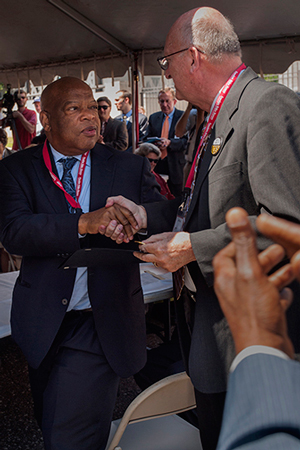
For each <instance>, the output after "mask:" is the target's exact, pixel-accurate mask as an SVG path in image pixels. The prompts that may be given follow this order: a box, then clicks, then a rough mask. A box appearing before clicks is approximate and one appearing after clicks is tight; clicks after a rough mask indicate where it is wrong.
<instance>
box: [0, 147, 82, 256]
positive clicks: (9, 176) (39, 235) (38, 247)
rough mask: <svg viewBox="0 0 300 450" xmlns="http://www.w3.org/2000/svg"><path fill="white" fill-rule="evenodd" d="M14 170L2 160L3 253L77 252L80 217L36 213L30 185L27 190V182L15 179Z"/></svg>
mask: <svg viewBox="0 0 300 450" xmlns="http://www.w3.org/2000/svg"><path fill="white" fill-rule="evenodd" d="M12 156H14V155H12ZM7 162H8V158H7ZM10 162H12V161H10ZM11 168H12V169H15V170H11ZM17 171H18V168H17V166H16V167H15V168H14V167H13V166H12V165H8V164H7V165H6V164H5V160H4V161H1V164H0V179H1V183H0V203H1V209H0V229H1V235H0V241H1V242H2V244H3V246H4V247H5V248H6V250H7V251H8V252H9V253H12V254H17V255H20V256H37V257H39V256H43V257H44V256H57V254H62V253H71V252H74V251H76V250H78V249H79V248H80V242H79V238H78V220H79V217H80V214H79V213H77V214H69V213H66V214H47V213H39V214H37V213H35V206H34V199H33V197H32V198H30V194H31V188H32V185H31V184H30V187H29V188H28V183H27V180H26V182H25V180H23V183H21V182H19V180H18V179H17V177H16V176H15V173H17ZM25 184H26V186H27V187H25ZM8 193H9V195H8Z"/></svg>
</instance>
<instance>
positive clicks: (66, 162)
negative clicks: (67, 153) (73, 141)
mask: <svg viewBox="0 0 300 450" xmlns="http://www.w3.org/2000/svg"><path fill="white" fill-rule="evenodd" d="M76 161H77V158H75V157H74V156H71V157H69V158H60V159H59V160H58V162H60V163H62V165H63V166H64V172H65V171H71V170H72V169H73V167H74V164H75V163H76Z"/></svg>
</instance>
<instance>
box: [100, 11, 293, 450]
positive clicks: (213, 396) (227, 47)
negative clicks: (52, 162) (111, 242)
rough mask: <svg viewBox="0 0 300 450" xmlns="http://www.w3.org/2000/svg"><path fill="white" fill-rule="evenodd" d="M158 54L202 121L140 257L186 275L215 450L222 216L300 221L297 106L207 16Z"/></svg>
mask: <svg viewBox="0 0 300 450" xmlns="http://www.w3.org/2000/svg"><path fill="white" fill-rule="evenodd" d="M164 52H165V55H166V56H163V57H162V58H160V64H161V67H163V68H164V69H165V76H166V77H167V78H173V80H174V83H175V87H176V97H177V98H178V99H186V100H187V101H190V102H191V103H193V105H195V106H197V107H199V108H201V109H202V110H204V111H206V112H207V113H208V122H207V125H206V127H205V132H204V135H203V137H202V138H201V142H202V143H201V147H200V150H199V153H198V156H197V157H196V158H195V170H193V168H192V170H191V178H190V179H188V182H189V181H190V184H189V186H190V189H189V190H188V192H187V196H186V201H185V204H184V206H182V205H181V203H182V200H179V199H178V200H177V199H176V200H170V201H167V202H165V203H164V205H163V206H162V205H161V204H148V205H144V207H145V210H146V213H147V217H146V219H147V220H145V221H142V224H143V227H145V226H147V227H148V228H149V229H151V233H162V232H167V231H169V232H168V233H162V234H157V235H152V236H151V237H150V238H149V239H147V240H145V241H144V242H143V243H144V245H143V246H141V249H142V250H144V251H145V253H144V254H139V255H138V254H137V257H139V258H140V259H141V260H142V261H145V262H153V263H155V264H157V265H158V266H161V267H163V268H164V269H167V270H169V271H171V272H176V271H177V270H178V269H181V268H182V267H183V268H184V269H183V270H182V272H184V277H179V275H180V273H177V274H176V276H175V280H177V282H176V286H177V296H178V298H179V301H177V302H175V306H176V308H177V318H178V319H177V320H178V331H179V335H180V339H181V346H182V350H183V357H184V360H185V363H186V367H187V370H188V373H189V375H190V377H191V380H192V382H193V384H194V386H195V393H196V399H197V405H199V406H198V408H197V410H198V416H199V427H200V435H201V441H202V445H203V448H204V450H206V449H209V450H211V449H215V448H216V445H217V439H218V432H219V431H218V430H220V426H221V422H222V412H223V405H224V400H225V393H226V388H227V376H228V373H229V368H230V365H231V362H232V360H233V358H234V356H235V349H234V343H233V339H232V336H231V333H230V329H229V327H228V323H227V321H226V319H225V317H224V315H223V313H222V310H221V308H220V305H219V302H218V299H217V297H216V294H215V292H214V289H213V280H214V271H213V266H212V260H213V257H214V256H215V255H216V253H217V252H218V251H220V250H221V249H222V248H223V247H225V246H226V245H227V244H228V243H229V241H230V240H231V237H230V233H229V231H228V228H227V226H226V221H225V214H226V212H227V211H228V210H229V209H230V208H232V207H234V206H240V207H242V208H244V209H245V210H246V211H247V213H248V214H249V216H251V220H252V221H253V222H254V221H255V219H256V217H257V216H258V215H259V214H261V213H262V212H265V211H267V212H268V213H269V214H273V215H275V216H280V217H283V218H288V219H291V218H293V220H294V221H296V222H300V196H299V180H300V133H299V123H300V102H299V99H298V97H297V95H295V93H294V92H292V91H291V90H290V89H287V88H285V87H284V86H281V85H278V84H276V83H268V82H266V81H264V80H263V79H261V78H259V77H258V76H257V74H256V73H255V72H253V71H252V69H251V68H246V67H245V66H244V65H243V64H242V59H241V50H240V44H239V41H238V37H237V35H236V33H235V32H234V29H233V27H232V25H231V24H230V22H229V21H228V20H227V19H226V18H225V17H224V16H223V15H222V14H221V13H219V12H218V11H217V10H215V9H213V8H197V9H194V10H191V11H189V12H187V13H185V14H184V15H183V16H181V17H180V18H179V19H178V20H177V21H176V22H175V24H174V25H173V27H172V28H171V30H170V32H169V34H168V36H167V39H166V44H165V49H164ZM225 94H227V96H226V95H225ZM222 99H223V100H222ZM222 102H223V103H222ZM214 120H215V122H213V121H214ZM113 201H115V200H110V202H109V203H108V204H111V202H113ZM117 201H119V200H117ZM120 203H121V204H123V205H125V206H126V202H124V200H122V201H121V202H120ZM128 206H129V205H128ZM178 206H180V208H179V209H178ZM136 209H138V211H139V212H140V214H141V217H143V214H144V211H143V210H142V209H140V208H133V211H134V212H135V217H136V218H137V217H138V215H137V211H136ZM174 223H176V228H175V230H174ZM171 230H173V231H172V232H171ZM268 245H269V241H268V240H267V239H266V238H264V237H263V236H260V237H259V238H258V246H259V249H261V250H263V249H264V248H266V247H267V246H268ZM180 272H181V270H180ZM182 281H184V282H185V286H183V285H182ZM181 288H182V290H181ZM294 288H295V289H298V291H299V286H295V287H294ZM294 288H293V289H294ZM180 290H181V295H179V293H180ZM299 304H300V295H299V297H298V296H295V301H294V303H293V304H292V306H291V308H290V309H289V311H288V313H287V316H288V322H289V330H290V336H291V338H292V340H293V344H294V345H295V349H296V352H298V351H299V344H300V343H299V339H300V336H299V331H298V330H299V316H300V307H299ZM180 308H181V309H180Z"/></svg>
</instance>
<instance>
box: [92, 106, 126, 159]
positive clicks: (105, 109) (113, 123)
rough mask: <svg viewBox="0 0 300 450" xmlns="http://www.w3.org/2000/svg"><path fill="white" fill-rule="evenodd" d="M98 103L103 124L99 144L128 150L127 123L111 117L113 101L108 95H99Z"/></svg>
mask: <svg viewBox="0 0 300 450" xmlns="http://www.w3.org/2000/svg"><path fill="white" fill-rule="evenodd" d="M97 104H98V115H99V119H100V126H101V129H100V137H99V139H98V142H99V144H105V145H109V146H110V147H113V148H115V149H117V150H121V151H122V150H126V149H127V147H128V133H127V128H126V124H125V123H124V122H120V121H119V120H116V119H113V118H112V117H110V112H111V101H110V100H109V98H108V97H99V98H98V99H97Z"/></svg>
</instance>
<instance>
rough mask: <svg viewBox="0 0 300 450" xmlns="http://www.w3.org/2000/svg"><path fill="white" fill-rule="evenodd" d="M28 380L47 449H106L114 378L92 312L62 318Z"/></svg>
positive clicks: (69, 314)
mask: <svg viewBox="0 0 300 450" xmlns="http://www.w3.org/2000/svg"><path fill="white" fill-rule="evenodd" d="M29 378H30V384H31V389H32V394H33V399H34V404H35V414H36V418H37V421H38V423H39V425H40V426H41V429H42V433H43V437H44V442H45V449H46V450H103V449H105V446H106V442H107V439H108V435H109V430H110V423H111V420H112V414H113V409H114V405H115V400H116V396H117V390H118V384H119V377H118V376H117V375H116V374H115V373H114V372H113V370H112V369H111V367H110V366H109V364H108V362H107V360H106V358H105V356H104V354H103V351H102V348H101V344H100V342H99V339H98V336H97V333H96V330H95V325H94V318H93V315H92V313H91V312H70V313H67V314H66V316H65V319H64V321H63V323H62V326H61V327H60V330H59V332H58V334H57V336H56V339H55V341H54V343H53V345H52V347H51V349H50V351H49V353H48V354H47V356H46V357H45V359H44V360H43V362H42V364H41V365H40V367H39V368H38V369H32V368H29Z"/></svg>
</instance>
